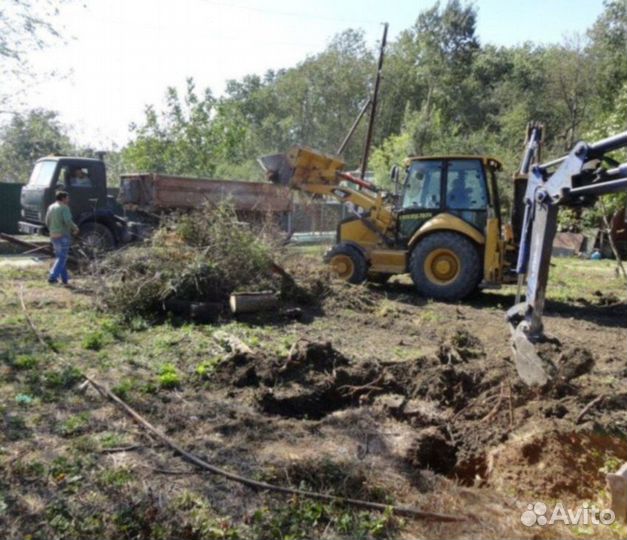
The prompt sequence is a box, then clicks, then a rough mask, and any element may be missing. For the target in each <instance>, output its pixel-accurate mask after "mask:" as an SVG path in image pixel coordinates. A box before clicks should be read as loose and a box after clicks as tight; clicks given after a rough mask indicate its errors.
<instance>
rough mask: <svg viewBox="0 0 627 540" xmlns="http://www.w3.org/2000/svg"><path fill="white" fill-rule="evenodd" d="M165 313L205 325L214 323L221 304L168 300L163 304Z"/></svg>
mask: <svg viewBox="0 0 627 540" xmlns="http://www.w3.org/2000/svg"><path fill="white" fill-rule="evenodd" d="M163 307H164V308H165V310H166V311H169V312H170V313H174V315H179V316H181V317H184V318H185V319H188V320H190V321H194V322H199V323H207V322H213V321H215V320H216V319H217V318H218V316H219V315H220V312H221V311H222V307H223V306H222V304H220V303H218V302H192V301H190V300H179V299H178V298H169V299H168V300H166V301H165V302H164V303H163Z"/></svg>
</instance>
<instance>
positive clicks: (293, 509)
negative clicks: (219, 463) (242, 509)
mask: <svg viewBox="0 0 627 540" xmlns="http://www.w3.org/2000/svg"><path fill="white" fill-rule="evenodd" d="M400 524H401V522H400V520H398V519H397V518H396V517H395V516H394V515H393V514H392V512H391V511H389V510H386V511H385V512H384V513H383V514H376V513H369V512H355V511H352V510H350V509H344V508H341V507H336V506H335V505H333V504H325V503H323V502H320V501H312V500H306V499H305V500H297V499H293V500H291V501H290V502H289V503H288V504H286V505H283V506H281V507H277V508H272V509H270V508H261V509H259V510H257V511H256V512H255V513H254V515H253V525H252V531H253V535H254V537H255V538H260V539H264V540H265V539H268V540H269V539H272V540H275V539H276V540H279V539H280V540H283V539H290V540H297V539H304V538H319V537H320V535H321V534H322V533H323V532H325V531H326V532H330V533H331V534H333V532H335V534H336V535H338V536H340V535H342V536H344V535H345V536H347V537H349V538H373V537H374V538H393V537H394V534H395V533H398V530H399V525H400Z"/></svg>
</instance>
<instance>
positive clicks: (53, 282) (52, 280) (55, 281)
mask: <svg viewBox="0 0 627 540" xmlns="http://www.w3.org/2000/svg"><path fill="white" fill-rule="evenodd" d="M48 283H50V285H54V284H55V283H58V281H57V280H56V279H49V280H48Z"/></svg>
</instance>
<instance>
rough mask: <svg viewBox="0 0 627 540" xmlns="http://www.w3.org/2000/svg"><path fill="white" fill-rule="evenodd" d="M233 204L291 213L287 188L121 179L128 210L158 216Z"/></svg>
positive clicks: (158, 177) (152, 177)
mask: <svg viewBox="0 0 627 540" xmlns="http://www.w3.org/2000/svg"><path fill="white" fill-rule="evenodd" d="M226 200H228V201H231V203H232V204H233V205H234V207H235V209H236V210H238V211H247V212H250V211H252V212H264V213H265V212H272V213H282V212H288V211H290V209H291V205H292V197H291V194H290V190H289V188H287V187H283V186H277V185H274V184H270V183H265V182H246V181H242V180H211V179H205V178H191V177H186V176H169V175H163V174H156V173H139V174H125V175H122V176H121V177H120V193H119V195H118V201H119V202H120V204H122V205H123V206H124V207H125V208H126V209H128V210H141V211H146V212H159V211H165V210H177V209H181V210H185V209H190V208H196V207H198V206H200V205H201V204H202V203H203V202H205V201H211V202H213V203H215V204H218V203H220V202H222V201H226Z"/></svg>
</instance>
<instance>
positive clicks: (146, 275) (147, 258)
mask: <svg viewBox="0 0 627 540" xmlns="http://www.w3.org/2000/svg"><path fill="white" fill-rule="evenodd" d="M269 238H270V236H269V235H267V234H264V230H263V229H261V230H259V231H255V230H253V228H252V227H251V226H250V225H248V224H245V223H242V222H240V221H239V220H238V218H237V216H236V214H235V212H234V211H233V209H232V207H230V206H229V205H226V204H224V205H221V206H218V207H214V206H213V207H212V206H209V205H206V206H204V207H202V208H201V209H199V210H197V211H194V212H190V213H188V214H184V215H178V216H172V217H169V218H167V219H165V220H164V221H163V222H162V224H161V226H160V227H159V229H158V230H157V231H156V233H155V235H154V236H153V238H152V240H151V241H150V243H149V244H148V245H142V246H132V245H131V246H129V247H127V248H126V249H124V250H120V251H117V252H114V253H112V254H110V255H109V256H108V257H107V258H106V259H104V260H103V261H101V262H100V263H98V267H97V269H96V270H97V272H96V274H95V276H96V277H97V280H98V285H97V287H96V289H97V292H98V298H99V300H100V304H101V306H102V307H103V308H104V309H106V310H108V311H114V312H117V313H120V314H121V315H122V316H123V317H125V318H126V319H129V320H130V319H132V318H133V317H136V316H142V317H154V316H155V315H159V314H162V313H163V312H164V311H165V304H166V302H167V301H168V300H170V299H177V300H187V301H194V302H217V303H223V304H225V305H226V302H227V301H228V298H229V296H230V294H231V293H232V292H234V291H237V290H243V289H246V288H253V289H254V290H263V289H265V290H267V289H276V288H278V287H280V282H277V277H276V276H274V275H273V273H272V261H273V259H274V258H275V256H276V255H277V246H276V245H273V244H272V242H271V241H270V240H269Z"/></svg>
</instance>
